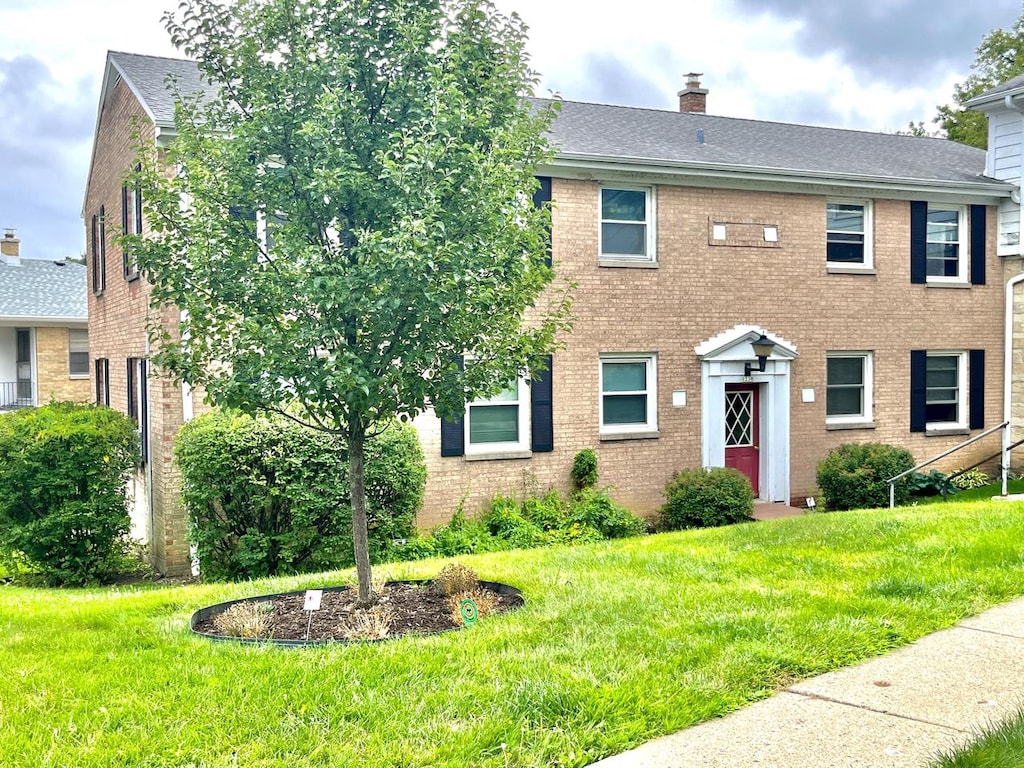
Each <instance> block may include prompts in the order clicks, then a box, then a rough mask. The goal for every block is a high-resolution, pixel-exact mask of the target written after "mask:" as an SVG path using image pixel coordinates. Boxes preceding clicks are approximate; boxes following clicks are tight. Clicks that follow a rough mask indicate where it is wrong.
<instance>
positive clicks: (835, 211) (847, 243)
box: [825, 201, 872, 268]
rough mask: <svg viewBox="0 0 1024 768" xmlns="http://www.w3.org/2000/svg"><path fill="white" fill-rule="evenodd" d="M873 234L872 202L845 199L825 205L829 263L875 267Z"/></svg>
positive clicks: (827, 258)
mask: <svg viewBox="0 0 1024 768" xmlns="http://www.w3.org/2000/svg"><path fill="white" fill-rule="evenodd" d="M870 234H871V207H870V205H869V204H867V203H865V202H841V201H830V202H828V203H826V204H825V239H826V244H825V247H826V250H827V256H826V261H827V262H828V264H830V265H834V266H839V267H865V268H869V267H871V265H872V262H871V237H870Z"/></svg>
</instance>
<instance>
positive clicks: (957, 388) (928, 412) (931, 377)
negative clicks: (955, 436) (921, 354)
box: [925, 352, 967, 429]
mask: <svg viewBox="0 0 1024 768" xmlns="http://www.w3.org/2000/svg"><path fill="white" fill-rule="evenodd" d="M966 363H967V361H966V357H965V354H964V353H963V352H929V353H928V358H927V362H926V368H925V420H926V422H927V425H928V429H945V428H959V429H962V428H965V427H966V426H967V418H966V408H965V407H964V406H965V395H966V394H967V392H966V390H967V387H966V386H965V385H964V374H965V371H966V368H967V365H966Z"/></svg>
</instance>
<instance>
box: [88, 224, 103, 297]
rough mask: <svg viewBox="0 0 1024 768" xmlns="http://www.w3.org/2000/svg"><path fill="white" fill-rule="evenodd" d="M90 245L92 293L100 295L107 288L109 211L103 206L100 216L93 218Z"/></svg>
mask: <svg viewBox="0 0 1024 768" xmlns="http://www.w3.org/2000/svg"><path fill="white" fill-rule="evenodd" d="M90 245H92V292H93V293H95V294H96V295H99V294H101V293H103V291H104V289H105V288H106V287H107V211H106V208H105V207H104V206H102V205H101V206H100V212H99V214H98V215H96V216H93V217H92V228H91V232H90Z"/></svg>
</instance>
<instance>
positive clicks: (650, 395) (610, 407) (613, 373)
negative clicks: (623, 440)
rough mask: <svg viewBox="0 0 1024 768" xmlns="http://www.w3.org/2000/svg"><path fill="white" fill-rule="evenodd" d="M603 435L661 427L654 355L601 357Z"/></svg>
mask: <svg viewBox="0 0 1024 768" xmlns="http://www.w3.org/2000/svg"><path fill="white" fill-rule="evenodd" d="M600 362H601V404H600V411H601V430H600V431H601V432H602V433H604V434H616V433H627V432H653V431H655V430H656V429H657V428H658V419H657V392H656V375H655V373H656V364H655V356H654V355H602V356H601V360H600Z"/></svg>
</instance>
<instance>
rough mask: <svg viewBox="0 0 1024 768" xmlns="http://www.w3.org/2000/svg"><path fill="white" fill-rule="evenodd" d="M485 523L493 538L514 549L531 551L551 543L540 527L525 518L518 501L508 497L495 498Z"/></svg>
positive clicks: (484, 520)
mask: <svg viewBox="0 0 1024 768" xmlns="http://www.w3.org/2000/svg"><path fill="white" fill-rule="evenodd" d="M483 523H484V525H486V526H487V530H488V532H489V533H490V534H491V535H492V536H494V537H495V538H497V539H501V540H502V541H504V542H507V543H508V544H509V546H510V547H512V548H514V549H529V548H531V547H538V546H542V545H544V544H547V543H548V542H549V541H550V538H549V537H548V536H546V535H545V533H544V531H543V530H542V529H541V527H540V526H539V525H537V524H536V523H533V522H531V521H530V520H527V519H526V517H524V516H523V514H522V513H521V512H520V506H519V504H518V503H517V502H516V500H515V499H513V498H511V497H508V496H500V495H499V496H495V497H494V499H493V500H492V501H491V509H490V511H489V512H488V513H487V514H486V515H485V516H484V518H483Z"/></svg>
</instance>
